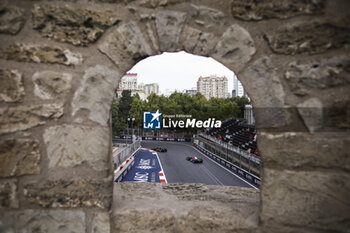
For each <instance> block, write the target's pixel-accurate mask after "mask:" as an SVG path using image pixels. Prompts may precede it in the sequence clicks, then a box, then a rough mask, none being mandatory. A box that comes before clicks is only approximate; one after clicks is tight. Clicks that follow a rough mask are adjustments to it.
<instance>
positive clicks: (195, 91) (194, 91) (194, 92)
mask: <svg viewBox="0 0 350 233" xmlns="http://www.w3.org/2000/svg"><path fill="white" fill-rule="evenodd" d="M185 93H186V94H187V95H190V96H194V95H196V94H197V93H198V91H197V89H195V88H192V89H190V90H185Z"/></svg>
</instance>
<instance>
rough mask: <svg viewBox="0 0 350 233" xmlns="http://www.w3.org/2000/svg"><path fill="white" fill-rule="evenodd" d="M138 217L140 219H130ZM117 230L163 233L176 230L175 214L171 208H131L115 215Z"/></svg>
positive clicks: (123, 231)
mask: <svg viewBox="0 0 350 233" xmlns="http://www.w3.org/2000/svg"><path fill="white" fill-rule="evenodd" d="M130 219H138V221H129V220H130ZM113 220H114V228H115V229H116V231H117V232H120V233H126V232H140V233H148V232H155V233H163V232H176V231H175V216H174V213H173V211H172V210H170V209H165V208H161V209H151V210H136V209H130V210H126V211H123V212H119V213H117V214H115V215H114V217H113Z"/></svg>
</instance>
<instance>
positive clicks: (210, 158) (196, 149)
mask: <svg viewBox="0 0 350 233" xmlns="http://www.w3.org/2000/svg"><path fill="white" fill-rule="evenodd" d="M186 146H189V147H191V148H193V149H195V150H196V151H198V152H199V153H201V154H202V155H204V156H205V157H207V158H208V159H209V160H210V161H211V162H212V163H214V164H216V165H218V166H220V167H222V168H223V169H225V170H226V171H228V172H229V173H231V174H232V175H234V176H236V177H237V178H239V179H240V180H242V181H244V182H245V183H246V184H248V185H249V186H251V187H253V188H255V189H256V190H259V189H258V188H257V187H255V186H254V185H252V184H250V183H249V182H248V181H246V180H244V179H243V178H241V177H239V176H238V175H236V174H235V173H233V172H231V171H230V170H228V169H227V168H226V167H224V166H222V165H221V164H219V163H215V162H214V161H212V159H211V158H209V157H208V156H207V155H205V154H203V153H202V152H201V151H200V150H198V149H197V148H195V147H193V146H190V145H186Z"/></svg>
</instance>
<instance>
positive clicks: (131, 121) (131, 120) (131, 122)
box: [128, 117, 135, 143]
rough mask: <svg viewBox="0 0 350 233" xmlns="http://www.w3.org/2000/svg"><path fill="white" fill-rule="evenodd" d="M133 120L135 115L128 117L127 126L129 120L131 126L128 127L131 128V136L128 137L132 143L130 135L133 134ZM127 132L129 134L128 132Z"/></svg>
mask: <svg viewBox="0 0 350 233" xmlns="http://www.w3.org/2000/svg"><path fill="white" fill-rule="evenodd" d="M134 121H135V117H133V118H130V117H128V126H129V122H130V124H131V127H130V128H131V138H130V141H131V143H132V135H133V134H134V132H133V127H132V125H133V122H134ZM128 134H129V132H128Z"/></svg>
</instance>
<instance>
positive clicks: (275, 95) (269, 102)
mask: <svg viewBox="0 0 350 233" xmlns="http://www.w3.org/2000/svg"><path fill="white" fill-rule="evenodd" d="M240 77H241V81H242V83H243V85H245V89H246V90H247V92H248V93H249V96H250V98H251V99H252V102H253V105H254V107H255V109H254V115H255V119H256V125H257V126H259V127H260V128H268V127H281V126H284V125H286V124H287V117H286V113H285V110H284V109H283V106H284V97H285V93H284V89H283V86H282V83H281V81H280V79H279V77H278V76H277V71H276V69H275V68H274V66H273V64H272V63H271V60H270V59H269V58H268V57H262V58H260V59H258V60H256V61H255V62H254V63H253V64H252V65H251V66H249V67H248V68H247V69H246V70H245V71H244V72H243V74H242V75H241V76H240ZM262 96H263V97H264V98H261V97H262Z"/></svg>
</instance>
